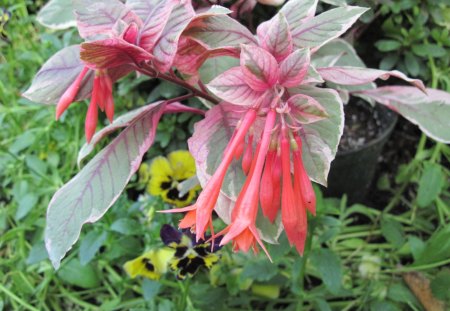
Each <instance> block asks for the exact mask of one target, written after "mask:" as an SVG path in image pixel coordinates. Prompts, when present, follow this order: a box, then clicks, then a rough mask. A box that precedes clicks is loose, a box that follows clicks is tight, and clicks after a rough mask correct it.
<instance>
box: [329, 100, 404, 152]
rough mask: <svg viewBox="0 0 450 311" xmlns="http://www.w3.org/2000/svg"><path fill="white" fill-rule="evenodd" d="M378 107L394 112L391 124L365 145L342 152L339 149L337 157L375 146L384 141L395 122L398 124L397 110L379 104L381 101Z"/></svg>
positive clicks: (382, 110) (383, 110)
mask: <svg viewBox="0 0 450 311" xmlns="http://www.w3.org/2000/svg"><path fill="white" fill-rule="evenodd" d="M377 108H378V109H380V111H381V112H382V113H383V112H384V113H385V112H392V113H393V116H392V120H391V123H390V124H389V126H388V127H386V128H385V129H384V130H383V131H382V132H381V133H380V135H379V136H377V137H376V138H375V139H372V140H370V141H369V142H367V143H366V144H364V145H362V146H360V147H357V148H355V149H352V150H346V151H342V152H339V151H338V152H337V153H336V157H342V156H346V155H349V154H353V153H357V152H359V151H362V150H364V149H367V148H369V147H371V146H373V145H375V144H377V143H379V142H380V141H382V140H383V139H385V138H386V136H388V135H389V134H390V133H391V132H392V130H393V129H394V127H395V124H397V120H398V114H397V113H396V112H395V111H393V110H391V109H389V108H388V107H386V106H384V105H382V104H379V103H376V107H375V109H377Z"/></svg>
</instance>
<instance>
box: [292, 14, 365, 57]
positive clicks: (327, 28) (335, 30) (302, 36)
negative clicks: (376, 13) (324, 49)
mask: <svg viewBox="0 0 450 311" xmlns="http://www.w3.org/2000/svg"><path fill="white" fill-rule="evenodd" d="M365 11H367V9H366V8H361V7H357V6H347V7H343V8H336V9H332V10H329V11H326V12H324V13H322V14H320V15H318V16H315V17H314V18H312V19H309V20H307V21H306V22H305V23H302V24H301V25H300V26H299V27H297V28H295V29H292V30H291V33H292V38H293V41H294V46H296V47H298V48H302V47H308V48H318V47H320V46H322V45H324V44H325V43H327V42H329V41H330V40H332V39H334V38H337V37H339V36H340V35H342V34H343V33H344V32H345V31H347V29H349V28H350V27H351V26H352V25H353V24H354V23H355V22H356V20H357V19H358V18H359V17H360V16H361V15H362V14H363V13H364V12H365Z"/></svg>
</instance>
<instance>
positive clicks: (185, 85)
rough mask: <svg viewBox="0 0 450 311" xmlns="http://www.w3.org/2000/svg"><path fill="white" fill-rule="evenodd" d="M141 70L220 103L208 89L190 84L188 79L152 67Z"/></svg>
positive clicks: (195, 94)
mask: <svg viewBox="0 0 450 311" xmlns="http://www.w3.org/2000/svg"><path fill="white" fill-rule="evenodd" d="M139 72H141V73H143V74H145V75H148V76H149V77H152V78H160V79H163V80H165V81H168V82H171V83H174V84H176V85H179V86H181V87H182V88H185V89H187V90H189V91H191V92H192V94H194V96H198V97H201V98H203V99H206V100H207V101H210V102H211V103H213V104H215V105H217V104H218V103H219V101H218V100H217V99H216V98H215V97H213V96H211V95H209V94H208V93H207V92H206V91H203V90H200V89H198V88H196V87H194V86H192V85H190V84H189V83H187V82H186V81H184V80H182V79H180V78H178V77H176V76H173V75H167V74H164V73H160V72H156V71H155V70H154V69H153V68H151V67H143V68H139Z"/></svg>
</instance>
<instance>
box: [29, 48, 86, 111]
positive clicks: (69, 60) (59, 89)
mask: <svg viewBox="0 0 450 311" xmlns="http://www.w3.org/2000/svg"><path fill="white" fill-rule="evenodd" d="M79 54H80V46H79V45H72V46H69V47H66V48H63V49H62V50H61V51H59V52H57V53H56V54H55V55H53V56H52V57H50V59H49V60H47V62H46V63H45V64H44V65H43V66H42V67H41V69H40V70H39V72H38V73H37V74H36V76H35V77H34V79H33V82H32V83H31V86H30V87H29V88H28V90H26V91H25V93H24V94H23V96H24V97H26V98H28V99H29V100H32V101H34V102H37V103H42V104H56V103H57V102H58V101H59V99H60V98H61V96H62V95H63V94H64V92H65V91H66V90H67V88H68V87H69V86H70V85H71V84H72V83H73V82H74V81H75V79H76V78H77V77H78V75H79V74H80V72H81V70H82V69H83V68H84V66H85V64H84V63H83V62H82V61H81V60H80V57H79ZM93 80H94V73H93V72H88V73H87V74H86V76H85V77H84V79H83V82H82V84H81V87H80V89H79V90H78V93H77V96H76V97H75V101H79V100H83V99H85V98H87V97H89V96H90V94H91V91H92V81H93Z"/></svg>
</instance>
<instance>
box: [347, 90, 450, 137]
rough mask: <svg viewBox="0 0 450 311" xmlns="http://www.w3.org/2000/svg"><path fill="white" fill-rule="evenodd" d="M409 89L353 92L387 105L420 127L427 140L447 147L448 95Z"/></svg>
mask: <svg viewBox="0 0 450 311" xmlns="http://www.w3.org/2000/svg"><path fill="white" fill-rule="evenodd" d="M426 91H427V94H428V95H427V94H424V93H423V92H422V91H420V90H418V89H417V88H415V87H410V86H385V87H380V88H376V89H373V90H365V91H359V92H356V94H361V95H364V96H367V97H369V98H372V99H373V100H375V101H377V102H378V103H380V104H383V105H386V106H387V107H389V108H391V109H392V110H394V111H396V112H397V113H399V114H401V115H402V116H403V117H405V118H406V119H408V120H409V121H411V122H412V123H414V124H416V125H418V126H419V128H420V129H421V130H422V131H423V132H424V133H425V134H427V135H428V136H429V137H431V138H433V139H435V140H437V141H440V142H443V143H446V144H448V143H450V93H447V92H444V91H440V90H434V89H427V90H426Z"/></svg>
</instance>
